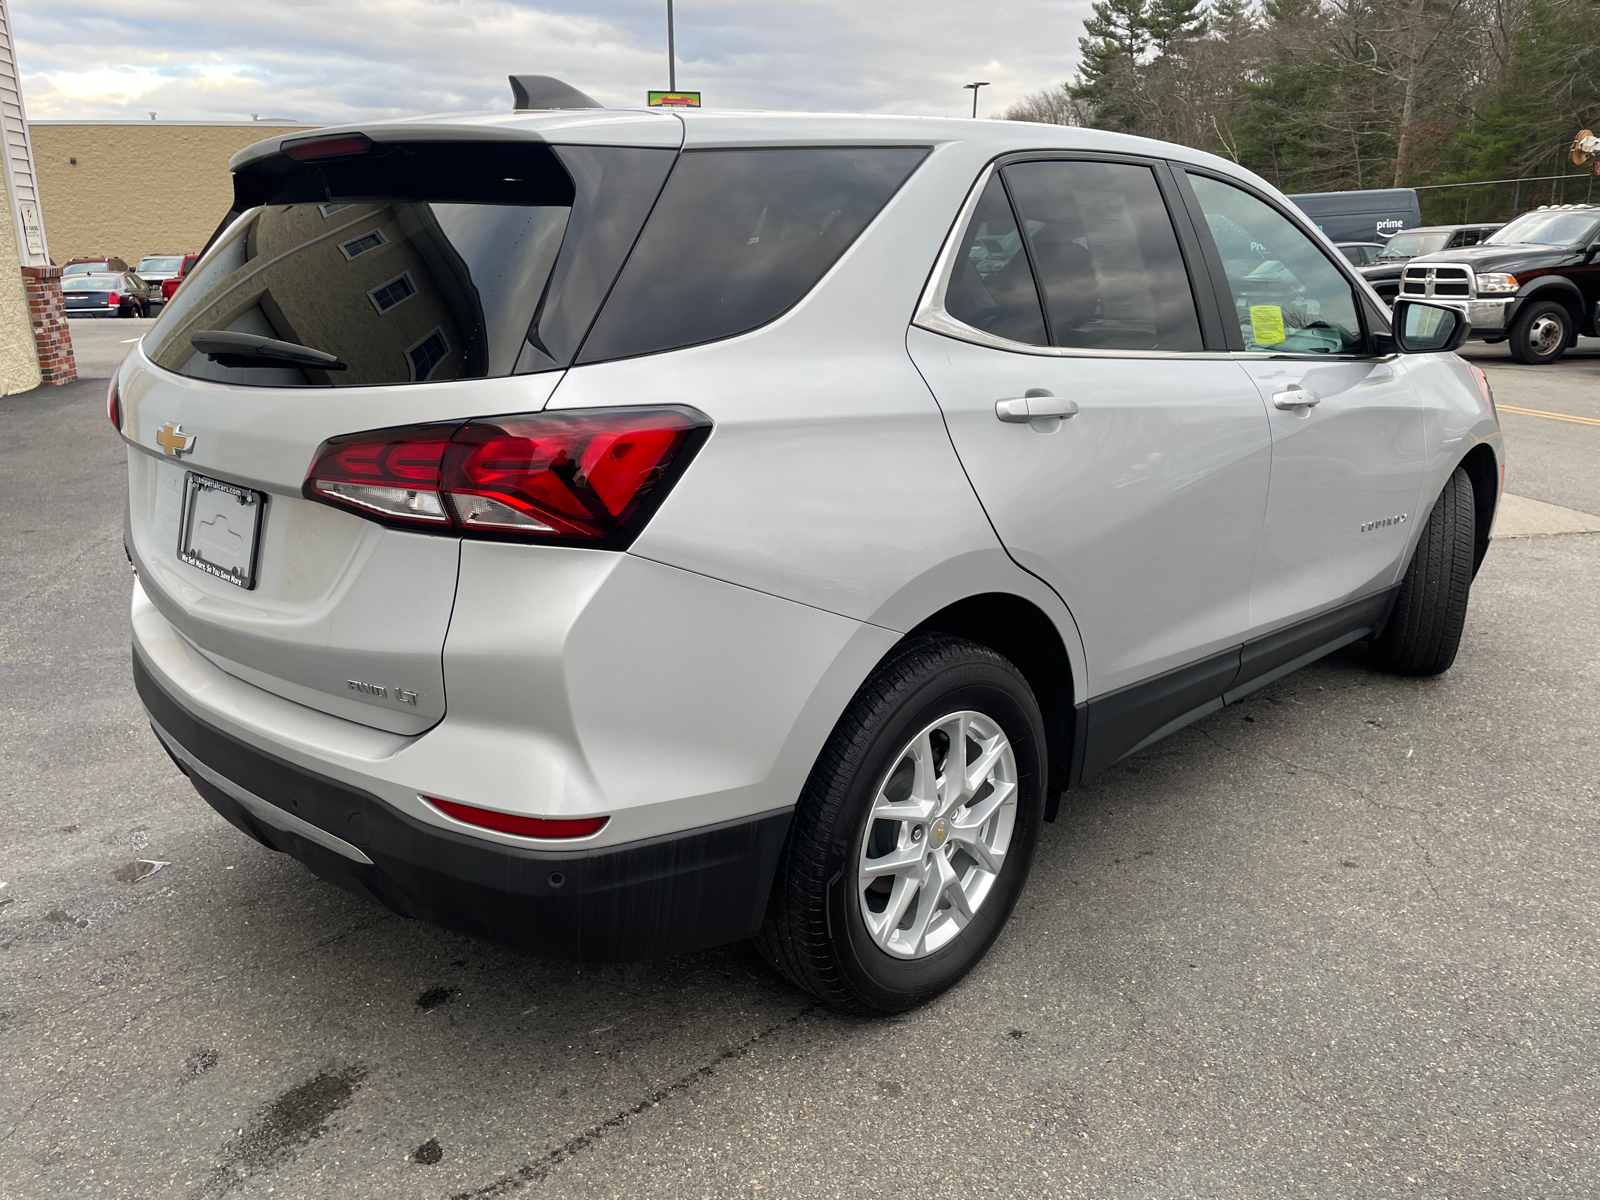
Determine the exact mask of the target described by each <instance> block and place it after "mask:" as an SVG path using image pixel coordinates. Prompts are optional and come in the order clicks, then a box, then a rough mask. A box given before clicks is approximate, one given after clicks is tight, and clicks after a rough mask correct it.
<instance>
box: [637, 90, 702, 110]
mask: <svg viewBox="0 0 1600 1200" xmlns="http://www.w3.org/2000/svg"><path fill="white" fill-rule="evenodd" d="M649 95H650V107H651V108H699V107H700V93H699V92H651V93H650V94H649Z"/></svg>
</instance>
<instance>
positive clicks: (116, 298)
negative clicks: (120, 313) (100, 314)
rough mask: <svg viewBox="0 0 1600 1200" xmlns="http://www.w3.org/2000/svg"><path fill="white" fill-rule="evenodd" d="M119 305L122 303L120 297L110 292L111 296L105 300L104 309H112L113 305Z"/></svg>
mask: <svg viewBox="0 0 1600 1200" xmlns="http://www.w3.org/2000/svg"><path fill="white" fill-rule="evenodd" d="M121 303H122V297H121V296H119V295H118V294H117V293H116V292H112V293H111V295H110V296H109V297H108V298H107V300H106V307H107V308H112V307H114V306H115V305H118V304H121Z"/></svg>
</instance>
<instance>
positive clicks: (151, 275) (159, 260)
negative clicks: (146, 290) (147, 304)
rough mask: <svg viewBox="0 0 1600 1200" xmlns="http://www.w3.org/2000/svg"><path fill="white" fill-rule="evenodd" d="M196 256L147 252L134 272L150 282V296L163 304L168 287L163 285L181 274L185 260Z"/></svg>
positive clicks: (190, 259)
mask: <svg viewBox="0 0 1600 1200" xmlns="http://www.w3.org/2000/svg"><path fill="white" fill-rule="evenodd" d="M195 257H197V256H195V255H184V254H146V255H145V256H144V257H143V258H141V259H140V260H139V265H138V266H137V267H135V268H134V272H135V273H136V274H137V275H138V276H139V278H140V279H143V280H144V281H145V282H146V283H148V284H150V286H151V297H150V298H151V299H152V300H153V301H154V302H155V303H157V304H162V303H164V302H165V300H166V289H165V288H164V287H163V286H162V285H163V284H165V283H166V281H167V280H169V279H177V278H178V277H179V276H181V275H182V274H183V264H184V262H185V261H186V260H188V261H192V260H193V259H194V258H195ZM174 288H176V285H174Z"/></svg>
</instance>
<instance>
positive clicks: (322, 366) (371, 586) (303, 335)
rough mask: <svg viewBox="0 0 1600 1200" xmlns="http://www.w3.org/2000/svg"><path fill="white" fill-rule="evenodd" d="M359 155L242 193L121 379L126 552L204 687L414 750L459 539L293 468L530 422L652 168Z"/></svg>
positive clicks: (408, 150) (431, 145)
mask: <svg viewBox="0 0 1600 1200" xmlns="http://www.w3.org/2000/svg"><path fill="white" fill-rule="evenodd" d="M365 141H366V139H364V138H363V139H359V140H355V141H353V140H352V139H350V138H348V137H346V138H345V139H344V142H343V145H344V146H345V147H349V146H350V145H352V144H353V145H354V146H355V150H354V152H349V153H345V152H341V153H338V154H329V155H319V154H317V153H316V152H315V151H313V153H312V155H311V157H310V158H309V159H308V160H302V159H298V158H296V157H294V156H293V155H284V154H280V155H275V156H271V157H269V158H266V159H260V160H256V161H255V163H254V164H252V169H251V170H249V171H245V172H242V173H241V176H240V178H239V179H238V181H237V185H236V192H237V193H238V194H239V195H240V196H241V197H243V198H244V201H245V204H246V205H247V206H248V209H247V211H245V212H244V213H243V215H242V216H240V217H239V218H238V220H236V221H235V222H234V223H233V224H232V226H231V227H230V228H229V229H228V230H227V232H226V233H225V234H224V235H223V236H222V237H221V238H220V239H219V240H218V242H217V244H216V245H215V246H214V247H213V248H212V249H210V250H209V251H208V252H207V254H206V256H205V257H204V259H203V260H202V261H201V262H200V263H199V264H198V265H197V266H196V267H195V268H194V269H193V270H192V271H191V272H190V274H189V276H188V278H187V280H186V282H185V284H184V287H183V289H182V292H181V293H180V294H179V295H177V296H175V297H174V298H173V300H172V301H171V302H170V303H169V304H168V305H167V306H166V309H165V311H164V313H163V316H162V318H161V320H160V321H159V322H158V324H157V325H156V327H155V328H154V329H153V330H152V331H151V333H150V334H149V335H148V336H147V337H146V339H145V341H144V344H143V345H142V347H141V354H140V355H137V356H135V357H134V358H132V359H130V362H129V364H128V366H127V367H125V368H124V370H123V373H122V377H121V386H122V407H123V412H124V414H125V415H124V423H123V434H124V436H125V438H126V439H127V440H128V442H129V443H130V451H131V452H130V454H129V456H128V458H129V493H128V496H129V514H128V543H129V549H130V553H131V554H132V555H133V557H134V560H135V564H136V566H137V568H138V570H139V575H140V582H141V584H142V585H143V587H144V590H145V592H146V593H147V594H148V595H149V597H150V599H151V601H152V602H153V603H154V604H155V605H156V607H157V608H158V609H159V610H160V611H161V613H162V614H163V615H164V616H165V617H166V618H167V619H168V620H169V621H170V622H171V623H172V624H173V626H174V627H175V628H176V629H177V630H178V632H179V633H180V634H182V635H183V636H184V637H185V638H186V639H187V640H188V642H189V643H190V645H191V646H193V647H194V648H195V650H197V651H198V652H199V653H201V654H203V655H204V656H206V657H207V658H209V659H210V660H211V661H212V662H213V663H214V664H215V665H217V666H218V667H220V668H221V669H222V670H224V671H227V672H229V673H231V674H233V675H236V676H238V677H240V678H242V679H245V680H247V681H248V682H250V683H253V684H256V685H257V686H259V687H262V688H265V689H267V690H269V691H271V692H274V693H276V694H278V695H280V696H283V697H286V698H288V699H290V700H294V701H296V702H298V703H301V704H305V705H308V706H310V707H313V708H317V709H320V710H322V711H324V712H328V713H332V714H335V715H337V716H341V717H345V718H347V719H350V720H354V721H360V722H363V723H365V724H368V725H373V726H376V727H379V728H382V729H386V730H390V731H392V732H397V733H407V734H412V733H419V732H421V731H422V730H424V729H426V728H428V727H429V726H431V725H432V724H434V723H435V722H437V721H438V720H439V719H440V718H441V717H442V716H443V715H444V711H445V693H444V679H443V674H442V667H441V655H442V648H443V645H444V639H445V634H446V631H447V628H448V625H449V620H450V613H451V608H452V604H453V601H454V597H455V587H456V576H457V566H458V560H459V542H458V541H457V540H456V539H455V538H453V537H450V536H442V535H438V534H433V533H427V532H410V531H406V530H401V529H394V528H385V527H383V526H380V525H378V524H375V523H373V522H370V521H366V520H363V519H362V518H361V517H360V516H357V515H354V514H352V513H350V512H347V511H341V510H336V509H334V508H331V507H328V506H326V505H324V504H319V503H313V502H311V501H308V500H306V499H305V498H303V496H302V495H301V486H302V484H303V483H304V481H305V478H306V472H307V470H308V468H309V467H310V465H311V463H312V461H313V459H314V458H315V456H316V454H317V451H318V448H319V446H321V444H322V443H323V442H324V441H326V440H327V439H329V438H332V437H337V436H339V435H343V434H350V433H357V432H362V431H367V430H373V429H387V428H391V427H398V426H414V425H418V424H434V423H437V424H439V425H440V427H441V428H443V429H444V430H445V431H446V436H447V435H448V430H449V429H450V428H452V427H453V425H454V424H455V423H458V422H460V421H462V420H464V419H467V418H470V417H474V416H481V415H489V414H512V413H521V412H534V411H537V410H539V409H540V408H542V407H543V406H544V404H545V403H546V401H547V400H548V399H549V396H550V393H551V391H552V390H553V388H554V387H555V384H556V382H557V381H558V380H559V378H560V376H561V370H562V369H563V368H564V367H565V366H566V365H567V363H568V362H570V359H571V355H572V354H573V353H574V352H575V350H576V348H577V344H578V342H579V340H580V339H581V336H582V333H583V331H584V330H585V329H586V328H587V327H588V324H589V322H590V321H591V320H592V318H593V316H594V312H595V310H596V309H597V308H598V307H599V303H600V299H601V298H602V297H603V296H604V294H605V290H606V288H607V287H608V286H609V285H610V282H611V280H612V279H613V278H615V275H616V272H617V270H618V269H619V268H620V266H621V263H622V259H623V257H624V256H625V255H626V251H627V247H628V246H629V245H631V244H632V240H633V237H634V236H635V235H636V233H637V231H638V229H639V227H640V226H641V225H642V224H643V221H644V217H645V215H646V214H647V213H648V211H649V206H650V203H651V202H652V201H653V200H654V198H655V196H656V194H657V193H658V192H659V191H660V187H661V184H662V182H663V181H664V180H665V177H666V174H667V171H668V170H669V168H670V166H671V163H672V161H673V159H674V158H675V151H674V150H673V149H670V148H660V149H644V148H635V147H612V146H604V147H593V146H575V147H555V148H552V147H549V146H546V145H543V144H542V143H537V142H522V143H518V142H509V143H508V142H504V141H502V142H492V143H470V142H468V143H448V142H426V143H415V144H405V143H375V144H369V145H367V146H366V147H365V148H363V147H362V144H361V143H363V142H365ZM333 149H335V150H338V149H339V147H338V146H335V147H333ZM208 335H209V336H208ZM230 335H231V336H232V337H233V338H234V339H235V344H237V341H238V339H239V338H240V337H241V336H245V337H248V336H250V335H253V336H255V337H258V338H266V339H271V340H272V341H273V342H274V343H277V345H276V346H274V347H269V348H268V349H267V350H259V349H258V350H256V351H251V352H249V353H243V352H241V353H232V352H219V351H217V350H216V348H215V347H216V346H217V345H218V344H219V337H220V338H221V339H222V341H223V342H225V341H226V337H227V336H230ZM197 339H198V341H199V343H204V344H205V345H204V346H202V345H200V344H197ZM285 343H287V344H288V346H289V350H288V351H287V352H286V351H285V350H284V349H283V344H285ZM205 347H211V348H210V349H206V348H205ZM296 347H298V348H299V349H298V350H296V349H295V348H296ZM269 352H270V353H269ZM286 353H287V355H288V356H287V357H284V355H285V354H286ZM318 353H320V354H322V355H323V358H321V359H318V358H316V355H317V354H318ZM274 355H275V356H277V357H273V356H274ZM296 356H298V357H296ZM330 356H331V357H330ZM519 372H521V373H519ZM401 501H403V497H401V498H399V499H397V502H401Z"/></svg>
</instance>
